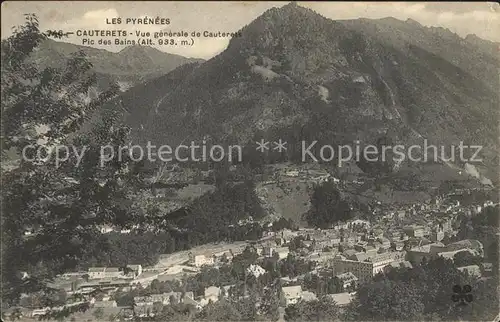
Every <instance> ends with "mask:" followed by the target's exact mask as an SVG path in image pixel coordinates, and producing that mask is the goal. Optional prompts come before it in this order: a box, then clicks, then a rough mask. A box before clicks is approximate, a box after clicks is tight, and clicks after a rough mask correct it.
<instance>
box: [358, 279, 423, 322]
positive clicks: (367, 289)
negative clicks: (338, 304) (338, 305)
mask: <svg viewBox="0 0 500 322" xmlns="http://www.w3.org/2000/svg"><path fill="white" fill-rule="evenodd" d="M357 294H358V297H359V303H360V306H359V308H360V312H359V313H360V315H361V319H370V320H386V319H387V320H414V321H415V320H422V319H423V317H422V313H423V310H424V304H423V303H422V301H421V299H420V297H421V294H419V293H418V290H417V289H415V288H413V286H412V285H411V284H409V283H404V282H394V281H390V280H384V281H379V282H376V283H372V284H369V285H367V286H364V287H361V288H360V289H359V290H358V292H357ZM388 303H391V305H387V304H388Z"/></svg>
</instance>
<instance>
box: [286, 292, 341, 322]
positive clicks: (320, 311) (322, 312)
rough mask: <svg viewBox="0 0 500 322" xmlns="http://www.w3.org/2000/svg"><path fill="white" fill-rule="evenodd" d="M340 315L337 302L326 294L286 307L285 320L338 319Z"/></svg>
mask: <svg viewBox="0 0 500 322" xmlns="http://www.w3.org/2000/svg"><path fill="white" fill-rule="evenodd" d="M339 316H340V311H339V308H338V306H337V304H336V303H335V302H334V301H333V300H332V299H330V298H329V297H326V296H325V297H321V298H320V299H319V300H313V301H309V302H306V301H304V300H300V301H299V302H298V303H297V304H291V305H289V306H287V307H286V309H285V321H336V320H338V319H339Z"/></svg>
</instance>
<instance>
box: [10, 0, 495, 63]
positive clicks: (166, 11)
mask: <svg viewBox="0 0 500 322" xmlns="http://www.w3.org/2000/svg"><path fill="white" fill-rule="evenodd" d="M285 4H287V2H250V1H249V2H245V1H238V2H236V1H235V2H181V1H179V2H157V1H155V2H146V1H137V2H134V1H123V2H121V1H112V2H111V1H109V2H108V1H85V2H84V1H78V2H71V1H61V2H58V1H12V2H11V1H6V2H3V3H2V16H1V23H2V32H1V37H2V38H5V37H8V36H9V35H10V33H11V28H12V27H13V26H16V25H19V24H21V23H22V21H23V14H24V13H30V12H31V13H35V14H37V15H38V17H39V19H40V26H41V28H42V29H43V30H44V29H56V30H59V29H63V30H65V31H75V30H77V29H120V30H127V31H129V32H135V31H136V30H141V31H149V32H154V31H159V30H161V29H166V30H171V31H187V32H192V31H200V32H203V31H204V30H208V31H214V32H218V31H221V32H235V31H237V30H238V29H240V28H241V27H243V26H244V25H246V24H248V23H250V22H251V21H252V20H253V19H255V18H256V17H258V16H259V15H261V14H262V13H263V12H264V11H266V10H267V9H269V8H271V7H281V6H283V5H285ZM298 4H299V5H300V6H303V7H308V8H311V9H313V10H314V11H316V12H318V13H320V14H321V15H323V16H325V17H327V18H330V19H339V20H340V19H354V18H360V17H363V18H383V17H388V16H392V17H395V18H397V19H402V20H406V19H407V18H412V19H414V20H416V21H418V22H420V23H421V24H422V25H425V26H442V27H445V28H449V29H450V30H451V31H453V32H455V33H457V34H459V35H460V36H466V35H467V34H476V35H478V36H479V37H481V38H484V39H488V40H493V41H498V42H500V33H499V32H498V31H499V30H500V5H499V4H498V3H494V2H490V3H487V2H483V3H467V2H463V3H460V2H431V3H425V2H392V3H391V2H366V3H362V2H303V3H301V2H298ZM143 16H148V17H157V16H160V17H163V18H170V20H171V23H170V25H169V26H166V27H165V26H156V25H141V26H137V25H136V26H133V25H124V24H122V25H116V26H112V25H106V18H113V17H122V18H129V17H130V18H137V17H143ZM495 30H496V31H495ZM134 38H135V37H134ZM95 39H98V38H95ZM66 41H69V42H73V43H77V44H81V37H76V36H73V37H72V38H69V39H68V40H66ZM228 43H229V38H218V39H217V38H195V44H194V45H193V46H192V47H181V46H178V47H163V48H159V49H161V50H163V51H167V52H170V53H173V54H180V55H183V56H187V57H200V58H205V59H207V58H210V57H212V56H214V55H216V54H218V53H219V52H221V51H222V50H224V49H225V48H226V46H227V44H228ZM95 47H99V46H95ZM99 48H105V49H108V50H111V51H118V50H121V49H122V48H123V46H114V45H113V46H105V47H102V46H101V47H99ZM157 48H158V47H157Z"/></svg>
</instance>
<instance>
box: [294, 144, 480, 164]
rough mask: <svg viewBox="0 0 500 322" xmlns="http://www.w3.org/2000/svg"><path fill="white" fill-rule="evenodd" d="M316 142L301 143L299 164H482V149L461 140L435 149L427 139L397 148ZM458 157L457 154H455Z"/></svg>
mask: <svg viewBox="0 0 500 322" xmlns="http://www.w3.org/2000/svg"><path fill="white" fill-rule="evenodd" d="M317 144H318V141H312V142H306V141H302V145H301V151H302V162H309V161H314V162H320V161H322V162H331V161H333V160H334V159H335V157H337V165H338V166H339V167H341V166H342V165H343V164H344V163H346V162H349V161H356V162H359V161H360V160H362V159H363V160H365V161H368V162H379V161H382V162H385V161H388V160H389V159H392V160H393V161H395V162H397V163H400V162H403V161H405V160H409V161H412V162H440V161H442V162H456V161H460V162H469V163H470V162H482V161H483V159H482V158H480V157H479V153H480V152H481V150H482V146H480V145H464V143H463V142H462V141H460V143H459V144H458V145H449V146H444V145H441V146H436V145H432V144H429V142H428V141H427V139H425V140H424V144H423V146H421V145H418V144H414V145H409V146H405V145H402V144H398V145H394V146H392V145H381V146H376V145H373V144H368V145H364V146H361V142H360V141H354V146H352V145H339V146H337V147H334V146H332V145H328V144H327V145H321V146H318V145H317ZM466 151H467V152H469V153H468V154H470V155H471V156H470V157H465V152H466ZM457 154H458V155H457Z"/></svg>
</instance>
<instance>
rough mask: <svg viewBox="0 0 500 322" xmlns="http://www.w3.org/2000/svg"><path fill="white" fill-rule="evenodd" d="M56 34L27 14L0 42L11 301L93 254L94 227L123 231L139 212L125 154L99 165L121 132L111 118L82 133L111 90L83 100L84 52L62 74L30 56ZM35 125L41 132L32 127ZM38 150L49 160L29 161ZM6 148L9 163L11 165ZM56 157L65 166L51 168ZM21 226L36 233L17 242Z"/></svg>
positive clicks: (6, 276)
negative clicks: (13, 155)
mask: <svg viewBox="0 0 500 322" xmlns="http://www.w3.org/2000/svg"><path fill="white" fill-rule="evenodd" d="M62 36H64V34H63V33H62V32H53V31H48V32H41V31H40V30H39V24H38V19H37V17H36V16H34V15H31V14H28V15H26V23H25V24H24V25H22V26H20V27H19V28H17V29H16V30H14V32H13V34H12V36H10V37H9V38H7V39H5V40H2V46H1V51H2V67H1V69H2V70H1V71H2V73H1V89H2V94H1V95H2V96H1V99H2V130H3V136H2V161H3V162H8V163H12V164H14V165H13V166H12V167H11V168H10V169H3V170H2V179H3V180H2V188H3V189H2V205H3V213H2V227H3V232H4V233H3V235H2V259H3V260H2V263H4V264H5V265H3V266H2V289H3V292H2V297H3V299H4V300H6V301H9V302H11V303H14V302H16V301H17V300H18V298H19V294H21V293H29V292H32V291H36V290H40V289H45V288H46V286H45V281H47V280H49V279H50V278H52V277H53V276H54V275H55V274H58V273H61V272H63V271H64V270H67V269H72V268H74V267H75V266H76V265H77V263H78V261H79V260H81V259H83V258H88V257H91V256H93V255H92V254H94V253H95V250H96V249H101V247H99V246H98V245H97V244H96V243H97V242H98V241H100V238H99V236H100V232H99V230H98V226H99V225H102V224H111V225H114V226H119V227H130V226H131V225H133V224H134V222H135V221H134V218H135V216H136V215H137V212H136V211H134V210H133V209H131V207H130V199H131V198H130V196H131V192H132V191H133V190H134V189H135V188H136V187H137V186H138V184H137V177H136V176H135V172H136V170H137V169H136V167H134V165H133V164H132V163H131V162H130V158H128V157H127V156H125V157H124V159H122V160H121V161H119V160H113V161H111V162H108V163H106V164H103V165H101V164H100V157H101V146H105V145H107V144H110V146H111V147H113V148H114V149H115V151H118V150H117V146H120V145H124V143H125V142H127V135H128V129H126V128H124V127H122V126H120V125H119V124H117V121H116V116H115V115H114V114H113V113H111V112H110V113H104V114H103V115H102V120H101V121H100V122H98V123H97V124H95V126H93V127H92V129H91V130H90V131H83V130H82V125H83V124H84V123H85V122H88V118H89V116H90V115H92V114H93V113H94V112H95V111H96V110H101V107H102V106H103V104H105V103H106V102H108V101H110V100H111V99H112V98H113V97H115V96H116V94H117V93H118V86H117V85H116V84H113V85H112V86H111V87H110V89H109V90H108V91H106V92H103V93H101V94H100V95H99V96H98V97H96V98H94V97H91V96H89V95H88V93H89V89H90V87H91V86H92V85H93V84H94V83H95V80H96V78H95V75H94V73H93V72H92V70H91V68H92V64H91V63H90V62H89V61H88V60H87V58H86V57H85V54H84V53H83V52H77V53H75V54H73V55H72V57H70V58H69V59H68V61H67V63H66V64H65V65H63V66H60V68H45V69H43V70H38V68H37V66H35V65H34V64H32V63H31V62H30V60H29V59H28V57H29V56H30V55H31V53H32V52H33V50H34V49H35V48H36V47H37V46H38V45H39V44H40V43H41V42H43V41H45V40H46V39H47V38H48V37H62ZM40 126H44V127H45V128H47V129H48V130H47V131H46V132H45V133H43V131H37V129H38V128H39V127H40ZM61 145H64V147H66V148H68V149H66V148H62V147H61ZM70 146H71V147H72V149H70V148H69V147H70ZM30 147H31V148H30ZM25 148H28V149H25ZM36 149H40V150H44V151H46V152H47V156H48V157H50V159H48V160H45V161H43V160H40V159H38V160H37V159H36V152H35V151H36ZM7 150H9V151H14V152H16V153H17V157H16V158H15V159H14V160H9V159H8V158H7V157H6V153H5V152H6V151H7ZM22 151H25V152H26V153H25V154H24V155H23V157H21V156H22ZM75 151H77V152H79V153H80V155H81V156H82V157H81V158H80V159H79V158H78V156H77V153H75ZM83 151H84V152H83ZM56 155H59V156H60V157H63V158H64V159H66V157H67V160H66V161H64V162H62V163H61V164H53V162H50V160H54V159H55V156H56ZM115 159H117V158H115ZM27 228H29V229H32V230H34V231H35V233H34V234H33V235H32V236H30V237H29V238H24V236H23V235H24V231H25V229H27ZM18 271H25V272H27V273H28V275H29V278H25V279H22V278H20V276H19V274H18Z"/></svg>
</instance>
